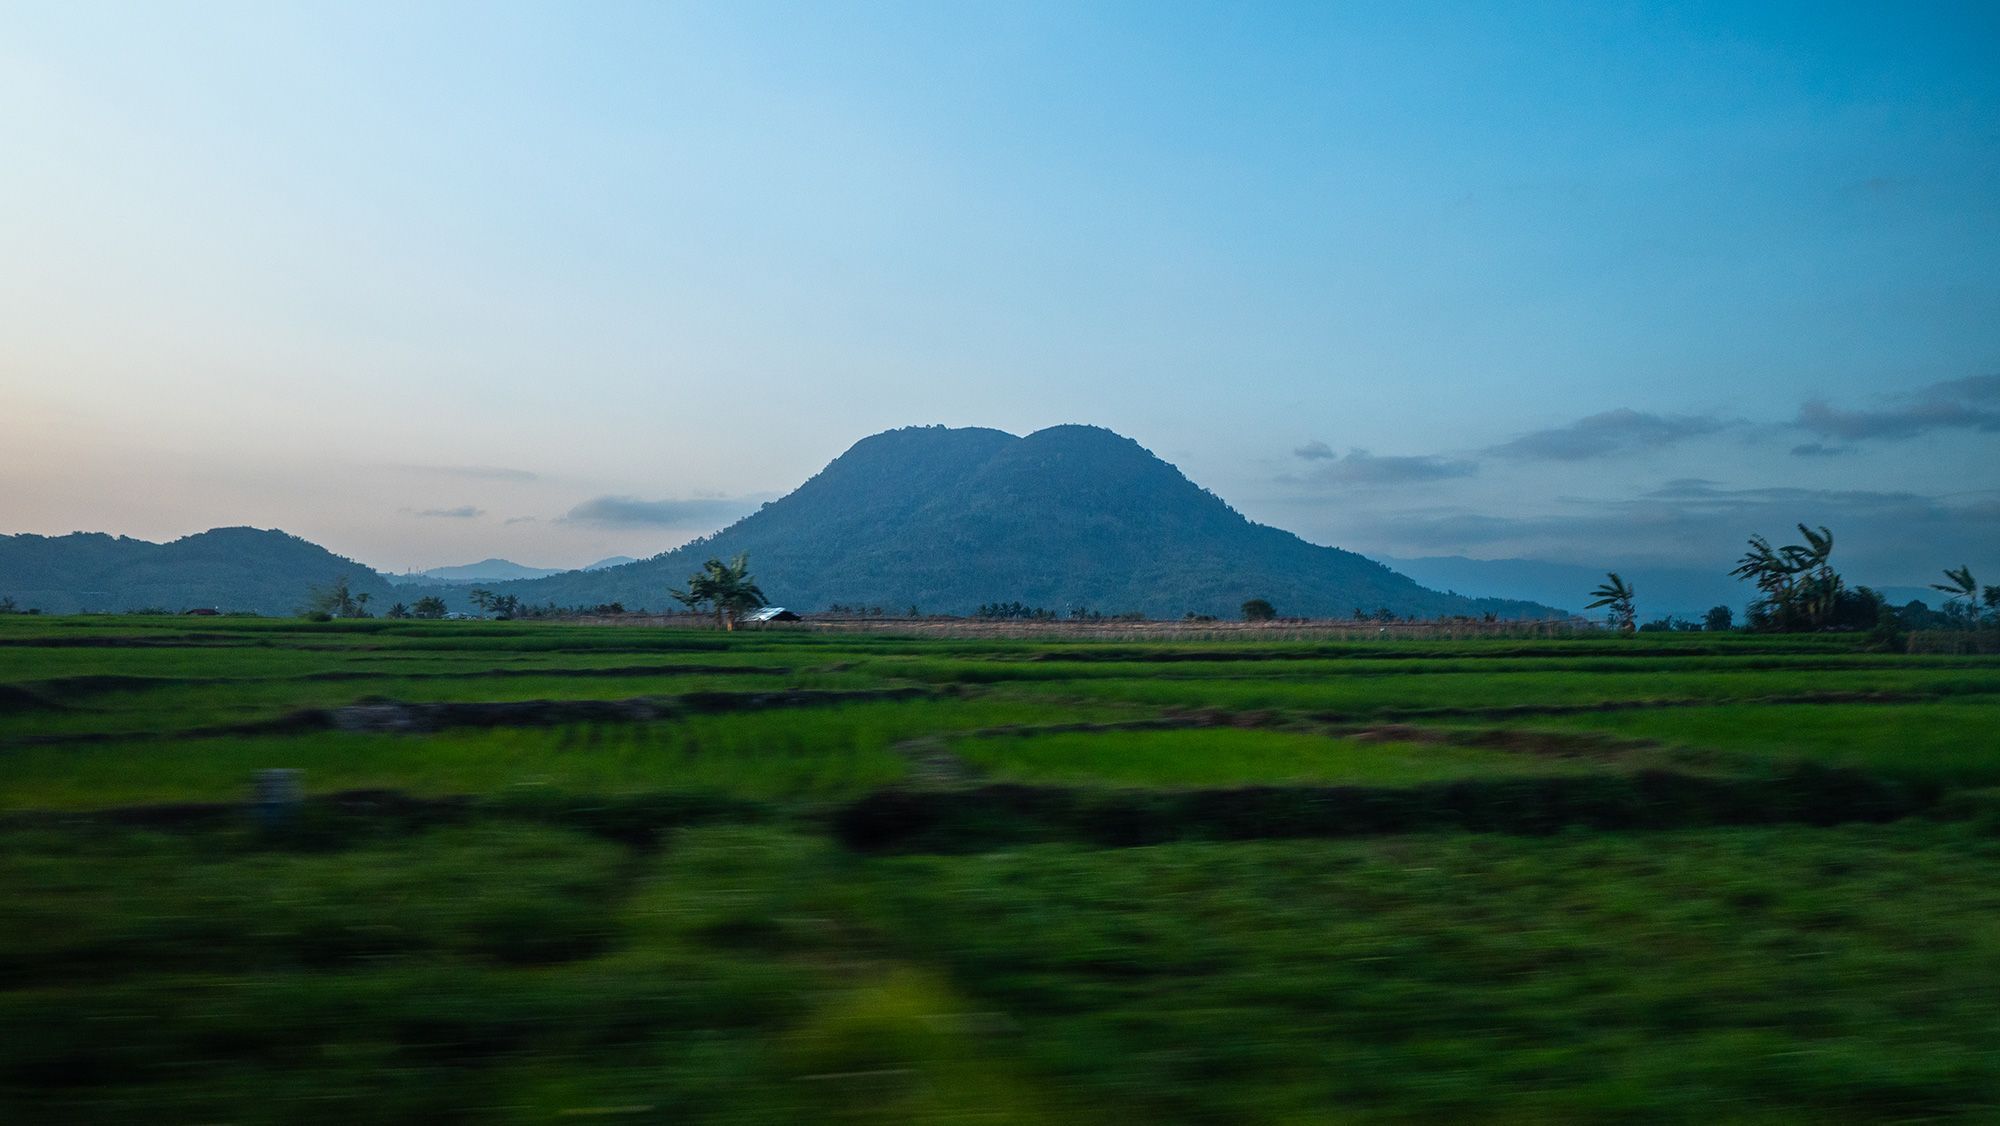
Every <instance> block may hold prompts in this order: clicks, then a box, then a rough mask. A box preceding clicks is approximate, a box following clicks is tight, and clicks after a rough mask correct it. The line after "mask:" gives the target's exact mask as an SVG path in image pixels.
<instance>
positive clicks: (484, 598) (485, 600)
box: [465, 586, 493, 614]
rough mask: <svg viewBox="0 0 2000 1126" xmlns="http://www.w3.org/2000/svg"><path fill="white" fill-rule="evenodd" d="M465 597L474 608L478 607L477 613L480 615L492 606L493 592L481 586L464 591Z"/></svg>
mask: <svg viewBox="0 0 2000 1126" xmlns="http://www.w3.org/2000/svg"><path fill="white" fill-rule="evenodd" d="M465 597H466V599H467V600H468V601H470V602H471V603H472V604H473V605H474V606H477V607H479V612H480V613H482V614H483V613H485V612H486V611H487V610H489V609H491V608H492V606H493V592H492V591H490V590H487V589H486V588H485V587H483V586H476V587H473V588H472V589H471V590H468V591H466V592H465Z"/></svg>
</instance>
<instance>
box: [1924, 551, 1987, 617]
mask: <svg viewBox="0 0 2000 1126" xmlns="http://www.w3.org/2000/svg"><path fill="white" fill-rule="evenodd" d="M1944 577H1945V578H1947V579H1950V580H1951V585H1950V586H1946V585H1945V584H1943V583H1932V584H1931V589H1932V590H1941V591H1943V592H1944V593H1946V594H1948V595H1950V596H1951V597H1950V598H1947V599H1946V600H1945V607H1946V611H1945V612H1946V613H1949V614H1951V615H1952V616H1953V617H1958V616H1960V615H1964V616H1965V617H1968V618H1974V619H1976V618H1977V617H1978V614H1979V611H1978V610H1977V609H1976V608H1975V607H1976V606H1977V605H1978V603H1977V602H1976V601H1975V600H1976V599H1978V597H1979V583H1978V582H1977V581H1976V580H1975V579H1973V577H1972V567H1971V565H1970V564H1968V565H1966V566H1963V567H1960V568H1959V569H1958V570H1956V571H1954V570H1952V569H1950V568H1949V567H1947V568H1945V572H1944ZM1961 598H1963V599H1965V604H1964V605H1963V606H1960V605H1958V600H1959V599H1961Z"/></svg>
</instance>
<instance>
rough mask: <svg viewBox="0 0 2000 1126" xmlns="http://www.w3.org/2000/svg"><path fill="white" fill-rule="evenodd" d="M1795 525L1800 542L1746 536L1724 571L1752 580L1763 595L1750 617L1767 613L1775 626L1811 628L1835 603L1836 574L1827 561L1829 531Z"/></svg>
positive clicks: (1838, 587)
mask: <svg viewBox="0 0 2000 1126" xmlns="http://www.w3.org/2000/svg"><path fill="white" fill-rule="evenodd" d="M1798 529H1799V534H1800V535H1802V536H1804V537H1805V541H1806V542H1805V543H1803V544H1786V545H1785V546H1784V547H1778V548H1774V547H1772V546H1771V541H1770V540H1767V539H1765V538H1764V537H1763V536H1751V537H1750V550H1749V551H1746V552H1744V553H1743V558H1741V559H1739V560H1737V562H1736V569H1735V570H1733V571H1731V572H1729V573H1730V574H1732V575H1735V576H1736V577H1737V578H1739V579H1749V580H1751V581H1752V582H1754V583H1756V584H1757V589H1758V591H1760V592H1761V593H1762V594H1763V596H1764V597H1763V598H1761V599H1759V600H1758V603H1757V605H1756V606H1753V607H1752V610H1753V614H1752V618H1751V620H1752V621H1753V622H1755V621H1757V620H1759V618H1760V617H1762V615H1763V614H1764V613H1770V614H1771V615H1772V616H1773V617H1774V618H1775V625H1776V628H1778V629H1781V630H1784V629H1815V628H1818V627H1819V626H1822V625H1824V624H1826V623H1827V622H1828V621H1830V620H1831V619H1832V618H1833V614H1834V611H1835V610H1836V609H1837V608H1838V607H1839V604H1840V590H1841V579H1840V575H1839V573H1838V572H1836V571H1835V570H1834V569H1833V565H1832V564H1831V563H1830V562H1828V560H1829V559H1830V557H1831V556H1832V555H1833V533H1832V532H1831V531H1829V530H1828V529H1827V528H1826V526H1825V525H1821V526H1820V529H1819V531H1817V532H1815V531H1813V530H1812V529H1811V528H1808V527H1806V526H1805V525H1804V524H1800V525H1798ZM1766 620H1769V619H1766Z"/></svg>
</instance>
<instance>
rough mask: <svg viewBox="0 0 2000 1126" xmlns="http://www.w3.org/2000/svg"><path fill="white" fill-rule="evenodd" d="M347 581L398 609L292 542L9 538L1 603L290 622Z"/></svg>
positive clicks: (386, 595) (372, 585)
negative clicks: (282, 617)
mask: <svg viewBox="0 0 2000 1126" xmlns="http://www.w3.org/2000/svg"><path fill="white" fill-rule="evenodd" d="M341 577H345V578H346V579H347V581H348V587H349V589H350V590H352V591H354V592H355V593H357V594H359V593H366V594H368V595H370V596H371V597H372V598H374V599H375V600H376V602H377V605H378V606H387V605H388V604H389V601H390V598H391V595H392V593H393V588H392V587H391V586H390V585H389V581H388V580H387V579H385V578H383V577H382V576H381V575H378V574H376V573H375V572H374V571H373V570H370V569H369V568H368V567H366V566H365V565H363V564H360V563H357V562H355V561H354V560H352V559H348V558H345V557H343V556H339V555H335V554H334V553H332V552H330V551H328V550H326V549H325V548H323V547H320V546H318V545H317V544H313V543H309V542H307V541H305V540H302V539H300V538H299V537H297V536H292V535H287V534H285V533H284V532H278V531H264V530H262V529H258V528H215V529H213V530H211V531H206V532H201V533H198V534H196V535H192V536H185V537H183V538H181V539H177V540H174V541H172V542H171V543H153V542H151V541H148V540H138V539H131V538H129V537H125V536H110V535H105V534H103V533H101V532H76V533H73V534H71V535H67V536H36V535H13V536H7V535H0V597H8V598H12V599H13V600H14V602H15V603H16V604H17V605H18V606H20V607H21V608H22V609H31V608H32V609H39V610H42V611H43V612H45V613H50V614H69V613H76V612H78V611H83V610H108V611H119V610H136V609H149V608H157V609H163V610H170V611H180V610H189V609H196V608H212V609H221V610H251V611H255V612H257V613H261V614H289V613H292V612H294V611H296V610H298V609H299V608H300V607H301V606H303V605H304V604H305V603H306V601H307V600H308V599H309V598H310V597H311V596H312V593H313V591H314V590H315V589H317V588H320V587H324V586H326V585H327V584H329V583H331V582H333V581H334V580H336V579H339V578H341Z"/></svg>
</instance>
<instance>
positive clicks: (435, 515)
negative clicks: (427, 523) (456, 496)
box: [403, 504, 486, 520]
mask: <svg viewBox="0 0 2000 1126" xmlns="http://www.w3.org/2000/svg"><path fill="white" fill-rule="evenodd" d="M403 511H404V512H407V513H409V514H410V515H412V516H416V517H420V518H422V519H426V520H475V519H478V518H479V517H481V516H484V515H486V510H485V509H483V508H479V507H476V506H474V505H470V504H461V505H459V506H458V507H457V508H405V509H404V510H403Z"/></svg>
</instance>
